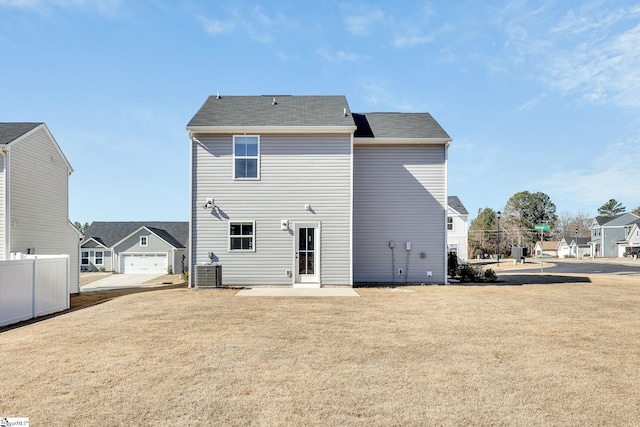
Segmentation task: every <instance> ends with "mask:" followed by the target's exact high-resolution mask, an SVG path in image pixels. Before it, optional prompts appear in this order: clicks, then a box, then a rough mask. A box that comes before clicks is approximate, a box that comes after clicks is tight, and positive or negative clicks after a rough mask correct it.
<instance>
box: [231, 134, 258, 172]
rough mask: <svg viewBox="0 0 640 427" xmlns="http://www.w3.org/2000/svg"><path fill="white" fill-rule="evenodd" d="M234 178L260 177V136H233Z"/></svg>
mask: <svg viewBox="0 0 640 427" xmlns="http://www.w3.org/2000/svg"><path fill="white" fill-rule="evenodd" d="M233 178H234V179H259V178H260V137H258V136H234V137H233Z"/></svg>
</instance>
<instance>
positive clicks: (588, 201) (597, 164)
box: [536, 138, 640, 211]
mask: <svg viewBox="0 0 640 427" xmlns="http://www.w3.org/2000/svg"><path fill="white" fill-rule="evenodd" d="M638 158H640V145H639V144H638V141H637V139H636V138H627V139H625V140H620V141H615V142H612V143H610V144H608V145H607V146H605V147H603V149H602V150H600V151H599V152H598V157H597V158H596V159H595V160H594V161H593V163H591V164H581V165H580V169H574V168H567V169H566V170H559V171H556V172H554V173H552V174H549V175H546V176H544V177H543V178H540V179H539V180H537V183H536V184H538V186H539V187H540V188H545V190H546V191H547V192H548V194H549V195H550V196H551V197H552V199H553V198H562V199H564V200H568V201H574V202H575V203H576V204H579V205H589V206H592V207H593V210H594V211H595V210H596V209H597V208H598V207H599V206H601V205H602V204H603V203H604V202H606V201H607V200H609V199H611V198H616V199H617V200H620V201H622V202H623V204H624V203H627V205H626V206H627V207H628V208H629V209H633V208H635V207H636V206H638V205H639V204H640V186H638V185H634V184H633V183H632V182H633V177H634V176H636V175H637V170H638V164H637V159H638ZM630 205H632V206H630Z"/></svg>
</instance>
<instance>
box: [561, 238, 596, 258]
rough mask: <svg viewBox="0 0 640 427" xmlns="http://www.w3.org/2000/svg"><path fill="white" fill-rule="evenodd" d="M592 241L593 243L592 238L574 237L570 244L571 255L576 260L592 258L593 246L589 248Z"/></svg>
mask: <svg viewBox="0 0 640 427" xmlns="http://www.w3.org/2000/svg"><path fill="white" fill-rule="evenodd" d="M567 239H569V238H567ZM590 241H591V238H590V237H572V238H571V241H570V242H569V253H570V254H571V255H573V256H575V257H576V258H582V257H584V256H590V255H591V246H589V242H590Z"/></svg>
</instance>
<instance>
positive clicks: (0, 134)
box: [0, 122, 42, 145]
mask: <svg viewBox="0 0 640 427" xmlns="http://www.w3.org/2000/svg"><path fill="white" fill-rule="evenodd" d="M41 124H42V123H30V122H29V123H28V122H16V123H2V122H0V145H7V144H8V143H10V142H11V141H14V140H16V139H17V138H19V137H21V136H22V135H24V134H25V133H27V132H29V131H31V130H33V129H35V128H36V127H38V126H40V125H41Z"/></svg>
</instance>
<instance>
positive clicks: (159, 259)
mask: <svg viewBox="0 0 640 427" xmlns="http://www.w3.org/2000/svg"><path fill="white" fill-rule="evenodd" d="M121 262H122V264H121V266H122V268H121V269H120V271H121V272H122V273H160V274H162V273H166V272H167V254H128V255H122V261H121Z"/></svg>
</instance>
